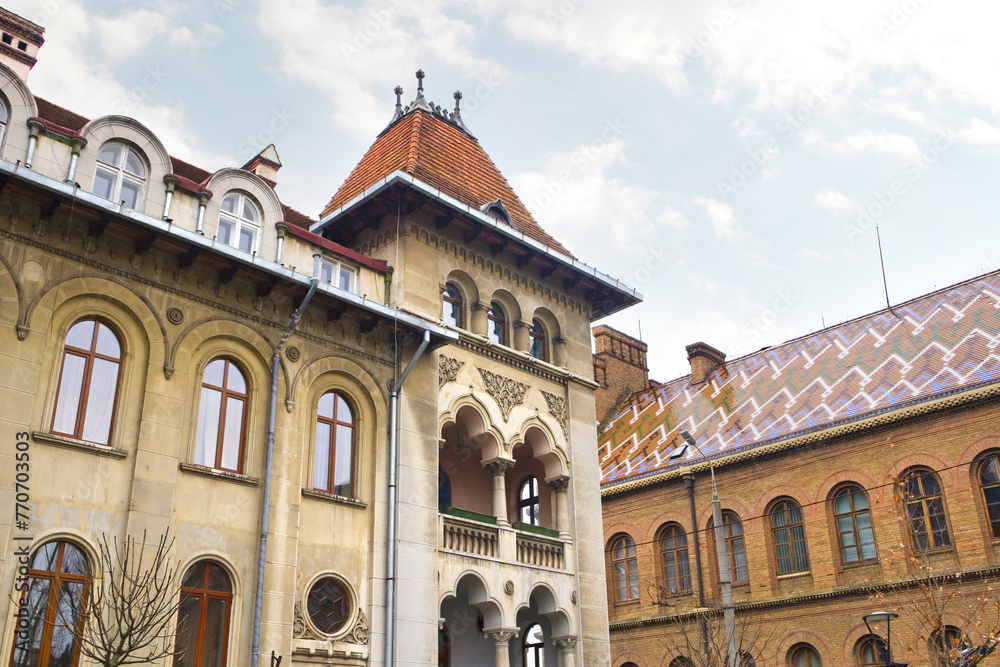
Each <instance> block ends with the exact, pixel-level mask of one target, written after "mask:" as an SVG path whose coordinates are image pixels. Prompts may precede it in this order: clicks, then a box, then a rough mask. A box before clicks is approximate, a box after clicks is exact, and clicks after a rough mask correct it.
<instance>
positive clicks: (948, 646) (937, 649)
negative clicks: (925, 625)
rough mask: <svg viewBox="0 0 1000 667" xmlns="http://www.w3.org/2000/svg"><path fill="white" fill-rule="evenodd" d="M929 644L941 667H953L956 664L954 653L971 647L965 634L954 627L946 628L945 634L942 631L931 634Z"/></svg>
mask: <svg viewBox="0 0 1000 667" xmlns="http://www.w3.org/2000/svg"><path fill="white" fill-rule="evenodd" d="M928 642H929V643H930V648H931V655H933V656H936V657H937V660H938V664H939V665H941V667H951V666H952V665H953V664H955V663H954V661H953V660H952V657H953V656H952V651H958V650H960V649H963V648H968V647H969V646H970V645H971V643H970V642H969V638H968V637H967V636H966V635H965V633H963V632H962V631H961V630H959V629H958V628H956V627H955V626H954V625H946V626H944V632H942V631H941V629H938V630H934V631H933V632H931V636H930V638H929V639H928Z"/></svg>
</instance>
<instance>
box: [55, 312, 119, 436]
mask: <svg viewBox="0 0 1000 667" xmlns="http://www.w3.org/2000/svg"><path fill="white" fill-rule="evenodd" d="M121 359H122V347H121V342H119V340H118V336H116V335H115V333H114V332H113V331H112V330H111V328H110V327H109V326H108V325H106V324H104V323H103V322H101V321H100V320H96V319H85V320H80V321H79V322H77V323H76V324H74V325H73V326H71V327H70V328H69V331H68V332H67V333H66V341H65V343H64V345H63V358H62V368H61V369H60V372H59V389H58V390H57V391H56V404H55V409H54V410H53V414H52V432H53V433H58V434H59V435H65V436H69V437H71V438H76V439H78V440H86V441H87V442H94V443H97V444H99V445H107V444H108V443H109V441H110V438H111V427H112V426H113V424H114V418H115V406H116V403H117V401H118V384H119V380H120V375H121Z"/></svg>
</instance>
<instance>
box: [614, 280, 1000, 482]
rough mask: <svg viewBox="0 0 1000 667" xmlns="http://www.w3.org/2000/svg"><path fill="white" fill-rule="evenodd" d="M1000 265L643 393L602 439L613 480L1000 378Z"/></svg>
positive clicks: (728, 451)
mask: <svg viewBox="0 0 1000 667" xmlns="http://www.w3.org/2000/svg"><path fill="white" fill-rule="evenodd" d="M998 346H1000V272H996V273H991V274H987V275H985V276H982V277H979V278H975V279H973V280H969V281H967V282H964V283H960V284H958V285H955V286H953V287H949V288H946V289H943V290H940V291H937V292H932V293H931V294H927V295H925V296H922V297H918V298H917V299H914V300H912V301H909V302H907V303H904V304H901V305H899V306H894V307H893V308H892V309H891V310H889V309H887V310H882V311H879V312H877V313H873V314H871V315H867V316H865V317H861V318H858V319H856V320H851V321H849V322H845V323H843V324H839V325H836V326H833V327H829V328H827V329H823V330H822V331H818V332H816V333H814V334H810V335H808V336H804V337H802V338H798V339H795V340H791V341H788V342H787V343H784V344H782V345H779V346H776V347H772V348H767V349H764V350H761V351H760V352H755V353H753V354H750V355H747V356H745V357H741V358H739V359H734V360H732V361H727V362H726V363H725V364H724V366H722V367H720V368H719V369H717V370H716V371H715V372H713V374H712V375H711V376H710V377H709V379H708V380H706V381H705V382H704V383H702V384H700V385H697V386H692V385H691V378H690V376H685V377H682V378H678V379H677V380H674V381H672V382H668V383H666V384H662V385H659V386H657V387H653V388H650V389H649V390H647V391H643V392H639V393H637V394H635V395H634V396H633V399H632V402H631V403H630V405H629V406H628V407H627V408H625V409H624V410H623V411H622V412H620V413H619V414H618V416H617V417H616V418H615V421H614V422H613V423H612V425H611V426H610V427H609V428H608V430H607V431H606V432H605V433H604V435H603V436H602V437H601V443H600V447H599V449H598V452H599V456H600V465H601V474H602V486H605V487H610V486H615V485H617V484H622V483H625V482H629V481H632V480H635V479H639V478H642V477H646V476H650V475H653V474H657V473H661V472H665V471H666V470H668V469H669V468H670V467H671V466H677V465H683V464H687V463H691V462H694V461H697V460H698V459H699V458H700V455H699V454H698V452H697V450H694V449H693V448H688V450H687V451H685V453H684V454H683V455H682V456H680V457H679V458H678V459H676V460H674V461H671V460H670V454H671V452H673V451H674V450H675V448H677V447H678V446H679V445H680V444H681V443H682V442H683V441H682V440H681V438H680V435H679V433H680V430H681V429H686V430H688V431H690V432H691V433H692V434H693V435H694V436H695V437H696V438H697V440H698V444H699V445H700V446H701V448H702V449H703V450H704V451H705V454H706V455H707V456H709V457H714V456H721V455H725V454H729V453H732V452H735V451H738V450H744V449H749V448H753V447H757V446H761V445H764V444H767V443H770V442H774V441H776V440H781V439H784V438H787V437H789V436H794V435H798V434H802V433H805V432H808V431H813V430H818V429H822V428H826V427H830V426H834V425H838V424H842V423H844V422H850V421H855V420H859V419H863V418H866V417H870V416H872V415H874V414H877V413H881V412H886V411H889V410H893V409H896V408H900V407H903V406H905V405H910V404H913V403H919V402H924V401H928V400H932V399H935V398H938V397H940V396H942V395H945V394H949V393H954V392H957V391H962V390H967V389H972V388H975V387H978V386H982V385H985V384H991V383H996V382H1000V350H998Z"/></svg>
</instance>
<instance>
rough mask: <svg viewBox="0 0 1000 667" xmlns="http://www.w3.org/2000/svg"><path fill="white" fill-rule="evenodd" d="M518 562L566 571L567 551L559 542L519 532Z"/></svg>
mask: <svg viewBox="0 0 1000 667" xmlns="http://www.w3.org/2000/svg"><path fill="white" fill-rule="evenodd" d="M517 560H518V562H520V563H524V564H526V565H537V566H539V567H551V568H555V569H558V570H564V569H566V549H565V546H564V545H563V543H562V542H560V541H559V540H556V539H552V538H548V537H542V536H541V535H528V534H527V533H522V532H518V534H517Z"/></svg>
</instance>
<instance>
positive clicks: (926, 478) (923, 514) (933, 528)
mask: <svg viewBox="0 0 1000 667" xmlns="http://www.w3.org/2000/svg"><path fill="white" fill-rule="evenodd" d="M899 484H900V487H901V491H902V496H903V503H904V505H905V506H906V517H907V519H909V524H910V538H911V539H912V540H913V548H914V549H915V550H916V551H926V550H928V549H936V548H938V547H946V546H948V545H950V544H951V540H950V538H949V537H948V522H947V519H946V518H945V515H944V500H943V498H942V494H941V482H940V481H938V478H937V475H935V474H934V473H933V472H931V471H930V470H913V471H910V472H909V473H907V474H906V475H904V476H903V478H902V479H901V480H900V482H899Z"/></svg>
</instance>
